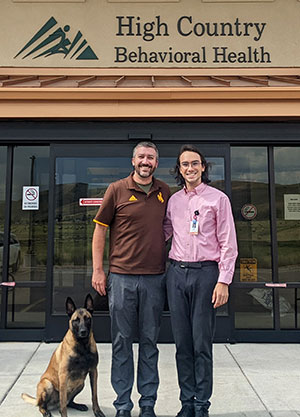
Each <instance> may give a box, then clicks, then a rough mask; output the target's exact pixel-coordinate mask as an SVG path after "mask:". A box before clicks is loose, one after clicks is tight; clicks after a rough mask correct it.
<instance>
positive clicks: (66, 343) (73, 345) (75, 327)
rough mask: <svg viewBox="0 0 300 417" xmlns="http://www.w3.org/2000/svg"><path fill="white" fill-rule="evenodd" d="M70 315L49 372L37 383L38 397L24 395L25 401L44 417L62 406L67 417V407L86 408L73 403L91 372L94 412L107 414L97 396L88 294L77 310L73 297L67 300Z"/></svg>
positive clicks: (90, 307)
mask: <svg viewBox="0 0 300 417" xmlns="http://www.w3.org/2000/svg"><path fill="white" fill-rule="evenodd" d="M66 311H67V314H68V316H69V317H70V321H69V330H68V331H67V333H66V335H65V337H64V339H63V341H62V342H61V343H60V345H59V346H58V347H57V349H56V350H55V352H54V353H53V355H52V357H51V360H50V363H49V365H48V368H47V369H46V372H45V373H44V374H43V375H42V377H41V379H40V382H39V383H38V386H37V398H33V397H31V396H30V395H28V394H22V398H23V400H24V401H26V402H29V403H31V404H34V405H37V406H38V407H39V410H40V412H41V413H42V414H43V416H44V417H51V412H50V410H53V409H57V408H59V409H60V413H61V415H62V417H67V407H71V408H75V409H77V410H80V411H87V409H88V408H87V406H86V405H85V404H77V403H74V398H75V396H76V395H77V394H79V393H80V392H81V391H82V389H83V387H84V381H85V378H86V376H87V374H89V377H90V383H91V390H92V404H93V411H94V414H95V416H96V417H105V416H104V414H103V412H102V411H101V410H100V407H99V404H98V399H97V377H98V372H97V364H98V352H97V346H96V342H95V339H94V336H93V331H92V313H93V299H92V297H91V295H89V294H88V295H87V297H86V299H85V304H84V308H78V309H76V307H75V304H74V302H73V300H72V299H71V298H70V297H68V298H67V300H66Z"/></svg>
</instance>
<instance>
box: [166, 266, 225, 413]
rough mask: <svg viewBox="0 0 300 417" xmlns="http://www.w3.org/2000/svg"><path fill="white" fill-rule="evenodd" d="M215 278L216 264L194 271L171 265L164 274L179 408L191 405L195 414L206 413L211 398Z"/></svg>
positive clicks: (190, 268) (192, 268) (196, 268)
mask: <svg viewBox="0 0 300 417" xmlns="http://www.w3.org/2000/svg"><path fill="white" fill-rule="evenodd" d="M199 264H200V263H199ZM218 275H219V270H218V265H217V263H211V264H209V265H207V266H206V265H205V266H203V267H201V265H200V266H198V265H197V267H195V268H194V267H189V266H186V267H181V266H180V265H179V264H178V263H171V265H170V267H169V269H168V272H167V292H168V302H169V308H170V313H171V323H172V331H173V336H174V340H175V344H176V365H177V373H178V383H179V387H180V400H181V402H182V405H194V406H195V410H196V412H197V411H200V410H208V408H209V406H210V401H209V399H210V397H211V395H212V384H213V358H212V342H213V336H214V332H215V310H214V309H213V305H212V302H211V299H212V293H213V290H214V287H215V285H216V283H217V280H218Z"/></svg>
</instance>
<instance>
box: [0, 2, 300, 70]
mask: <svg viewBox="0 0 300 417" xmlns="http://www.w3.org/2000/svg"><path fill="white" fill-rule="evenodd" d="M149 3H150V4H149ZM149 3H146V4H145V3H140V2H133V3H132V2H124V1H123V2H121V3H119V2H118V3H113V2H108V1H106V0H89V1H88V2H82V3H77V4H74V3H73V4H72V3H61V4H59V5H58V4H56V3H55V2H54V1H53V2H52V1H51V0H49V2H47V3H43V4H40V5H39V8H37V7H36V10H35V11H34V12H35V18H34V19H24V16H27V15H28V13H31V10H32V7H33V5H32V3H31V2H29V3H24V4H23V5H22V7H19V6H18V5H17V4H16V3H11V2H9V1H6V2H5V5H3V6H2V8H1V17H0V22H1V27H2V29H3V33H5V39H2V42H1V46H0V58H1V65H3V66H37V67H55V66H60V67H61V66H63V67H76V66H77V67H82V65H83V64H84V66H85V67H98V68H99V67H102V68H112V67H147V68H149V66H150V67H178V66H180V67H191V68H193V67H194V68H205V67H207V68H209V67H249V66H250V67H251V66H255V67H266V66H269V67H274V66H278V67H279V66H281V67H288V66H291V67H295V66H300V55H299V53H298V51H299V49H300V26H299V24H298V23H299V20H300V2H292V3H291V4H289V15H288V20H287V15H286V0H277V1H276V2H269V1H260V2H257V1H256V2H253V3H252V4H251V8H250V7H248V6H247V5H245V4H242V3H241V4H236V3H239V2H236V3H235V4H232V3H231V2H228V3H227V4H226V6H225V5H224V1H223V4H219V3H218V2H215V3H211V2H210V3H208V2H207V1H205V2H204V1H200V0H180V1H177V2H176V3H174V4H172V3H164V2H158V3H156V6H155V7H153V6H151V1H150V0H149ZM150 6H151V7H150ZM280 9H282V13H281V12H280ZM275 11H276V13H275ZM12 16H13V19H12ZM287 26H288V30H282V29H283V28H285V29H287Z"/></svg>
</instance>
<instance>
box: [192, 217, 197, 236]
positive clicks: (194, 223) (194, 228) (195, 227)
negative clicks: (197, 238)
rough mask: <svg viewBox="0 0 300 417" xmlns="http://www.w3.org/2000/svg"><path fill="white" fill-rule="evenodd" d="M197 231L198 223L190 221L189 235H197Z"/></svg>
mask: <svg viewBox="0 0 300 417" xmlns="http://www.w3.org/2000/svg"><path fill="white" fill-rule="evenodd" d="M198 229H199V223H198V220H195V219H194V220H192V221H191V223H190V234H191V235H197V234H198Z"/></svg>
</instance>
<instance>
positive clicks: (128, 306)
mask: <svg viewBox="0 0 300 417" xmlns="http://www.w3.org/2000/svg"><path fill="white" fill-rule="evenodd" d="M132 165H133V167H134V171H133V173H132V174H131V175H129V177H127V178H124V179H122V180H119V181H116V182H114V183H112V184H110V186H109V187H108V189H107V191H106V193H105V196H104V199H103V203H102V205H101V207H100V209H99V211H98V213H97V215H96V217H95V219H94V221H95V223H96V227H95V231H94V236H93V277H92V285H93V287H94V288H95V290H96V291H98V292H99V294H101V295H105V294H106V288H107V292H108V300H109V311H110V316H111V336H112V369H111V382H112V386H113V388H114V390H115V392H116V394H117V398H116V400H115V401H114V406H115V407H116V410H117V414H116V417H130V415H131V409H132V408H133V403H132V401H131V391H132V386H133V381H134V367H133V352H132V343H133V338H134V336H135V335H136V334H137V335H138V339H139V357H138V372H137V387H138V391H139V393H140V400H139V406H140V417H155V413H154V405H155V402H156V396H157V389H158V383H159V378H158V369H157V361H158V349H157V345H156V344H157V338H158V333H159V329H160V322H161V315H162V311H163V306H164V301H165V277H164V271H165V255H166V254H165V241H164V233H163V219H164V216H165V212H166V206H167V201H168V199H169V197H170V190H169V187H168V186H167V185H166V184H165V183H163V182H162V181H159V180H157V179H155V178H154V177H153V173H154V171H155V169H156V168H157V166H158V150H157V148H156V146H155V145H154V144H153V143H151V142H141V143H139V144H138V145H137V146H136V147H135V148H134V150H133V157H132ZM108 226H109V230H110V250H109V275H108V278H107V279H106V275H105V273H104V270H103V263H102V262H103V252H104V246H105V236H106V231H107V228H108Z"/></svg>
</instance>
